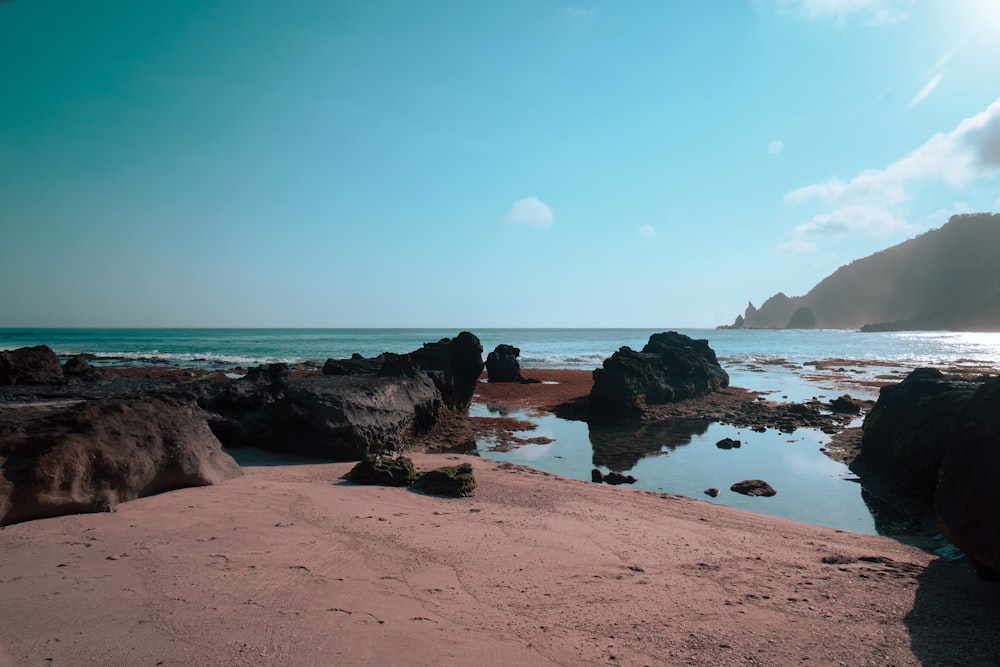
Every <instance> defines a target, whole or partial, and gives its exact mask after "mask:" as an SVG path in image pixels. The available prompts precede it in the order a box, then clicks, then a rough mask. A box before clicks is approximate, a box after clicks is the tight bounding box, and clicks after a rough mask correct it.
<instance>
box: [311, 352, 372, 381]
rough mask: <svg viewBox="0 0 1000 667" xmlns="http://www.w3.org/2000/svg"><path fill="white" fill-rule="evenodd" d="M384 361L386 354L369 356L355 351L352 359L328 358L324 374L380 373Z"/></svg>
mask: <svg viewBox="0 0 1000 667" xmlns="http://www.w3.org/2000/svg"><path fill="white" fill-rule="evenodd" d="M384 361H385V355H379V356H377V357H372V358H367V357H363V356H361V355H360V354H358V353H357V352H355V353H354V354H353V355H351V358H350V359H327V360H326V363H325V364H323V375H378V374H379V373H381V371H382V364H383V363H384Z"/></svg>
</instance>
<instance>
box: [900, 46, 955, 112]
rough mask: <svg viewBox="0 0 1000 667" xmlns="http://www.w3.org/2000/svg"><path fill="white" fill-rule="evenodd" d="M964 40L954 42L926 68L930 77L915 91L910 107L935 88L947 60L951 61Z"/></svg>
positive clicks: (940, 79) (923, 98)
mask: <svg viewBox="0 0 1000 667" xmlns="http://www.w3.org/2000/svg"><path fill="white" fill-rule="evenodd" d="M966 42H968V40H963V41H961V42H959V43H958V44H956V45H955V46H954V47H952V48H951V49H950V50H949V51H948V52H947V53H945V54H944V55H943V56H941V57H940V58H938V59H937V62H935V63H934V64H933V65H932V66H931V68H930V69H929V70H927V74H926V76H929V77H930V78H929V79H928V80H927V83H925V84H924V87H923V88H921V89H920V92H919V93H917V94H916V95H915V96H914V98H913V99H912V100H910V108H911V109H912V108H913V107H915V106H917V105H918V104H920V103H921V102H923V101H924V100H925V99H927V96H928V95H930V94H931V93H933V92H934V89H935V88H937V87H938V84H940V83H941V81H942V80H943V79H944V75H945V72H946V66H947V65H948V63H949V62H951V59H952V58H954V57H955V55H957V54H958V52H959V51H961V50H962V47H964V46H965V44H966Z"/></svg>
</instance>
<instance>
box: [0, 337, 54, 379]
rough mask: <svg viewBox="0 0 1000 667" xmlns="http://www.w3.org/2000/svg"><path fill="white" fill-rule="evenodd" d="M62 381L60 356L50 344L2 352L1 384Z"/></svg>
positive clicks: (0, 355) (0, 364) (0, 362)
mask: <svg viewBox="0 0 1000 667" xmlns="http://www.w3.org/2000/svg"><path fill="white" fill-rule="evenodd" d="M62 381H63V372H62V366H60V365H59V357H57V356H56V353H55V352H53V351H52V348H50V347H49V346H48V345H37V346H35V347H22V348H18V349H16V350H8V351H6V352H0V385H13V384H53V383H58V382H62Z"/></svg>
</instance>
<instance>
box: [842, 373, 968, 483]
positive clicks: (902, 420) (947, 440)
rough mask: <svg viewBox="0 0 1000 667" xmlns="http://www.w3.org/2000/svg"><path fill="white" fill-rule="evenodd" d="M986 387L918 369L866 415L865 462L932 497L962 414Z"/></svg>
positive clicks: (884, 394)
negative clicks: (982, 387)
mask: <svg viewBox="0 0 1000 667" xmlns="http://www.w3.org/2000/svg"><path fill="white" fill-rule="evenodd" d="M981 386H982V383H981V382H979V381H974V380H964V379H962V378H959V377H951V376H946V375H944V374H943V373H941V371H938V370H936V369H933V368H918V369H917V370H915V371H913V372H911V373H910V374H909V375H908V376H906V378H905V379H904V380H903V381H902V382H900V383H899V384H895V385H890V386H887V387H883V388H882V389H881V391H880V392H879V397H878V401H876V402H875V405H874V406H873V407H872V409H871V412H869V413H868V416H867V417H865V421H864V425H863V427H862V434H863V435H862V439H861V455H860V457H859V459H860V461H859V463H860V464H862V465H866V466H871V467H873V468H874V469H876V470H877V471H879V473H881V474H883V475H886V476H887V477H889V478H891V479H893V480H895V481H896V482H898V483H899V484H901V485H902V487H903V488H904V489H905V490H906V491H907V492H909V493H911V494H915V495H919V496H922V497H924V498H926V499H928V500H930V499H932V498H933V497H934V492H935V490H936V488H937V480H938V470H939V469H940V467H941V461H942V460H943V459H944V455H945V451H946V450H947V449H948V448H949V447H951V446H954V444H955V429H956V426H957V419H958V415H959V413H960V412H962V410H963V409H964V408H965V406H966V404H967V403H968V402H969V399H971V398H972V396H973V395H974V394H975V393H976V391H977V390H978V389H979V388H980V387H981Z"/></svg>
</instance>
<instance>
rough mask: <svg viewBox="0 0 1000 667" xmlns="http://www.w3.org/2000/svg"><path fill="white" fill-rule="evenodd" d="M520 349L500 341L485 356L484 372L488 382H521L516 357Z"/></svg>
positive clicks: (519, 367) (518, 363) (519, 368)
mask: <svg viewBox="0 0 1000 667" xmlns="http://www.w3.org/2000/svg"><path fill="white" fill-rule="evenodd" d="M520 355H521V350H520V349H519V348H516V347H514V346H513V345H507V344H505V343H501V344H500V345H497V346H496V349H494V350H493V351H492V352H490V353H489V355H487V357H486V372H487V374H488V377H489V381H490V382H522V381H523V380H524V377H523V376H522V375H521V364H520V362H518V360H517V358H518V357H519V356H520Z"/></svg>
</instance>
